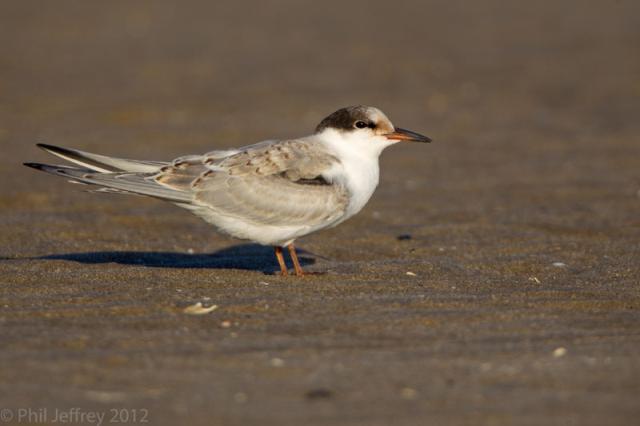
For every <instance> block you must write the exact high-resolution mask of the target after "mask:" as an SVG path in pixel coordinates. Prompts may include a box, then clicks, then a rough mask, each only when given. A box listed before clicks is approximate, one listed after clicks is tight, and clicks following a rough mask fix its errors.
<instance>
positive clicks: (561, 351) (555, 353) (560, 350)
mask: <svg viewBox="0 0 640 426" xmlns="http://www.w3.org/2000/svg"><path fill="white" fill-rule="evenodd" d="M566 354H567V348H563V347H562V346H561V347H559V348H555V349H554V350H553V357H554V358H561V357H563V356H565V355H566Z"/></svg>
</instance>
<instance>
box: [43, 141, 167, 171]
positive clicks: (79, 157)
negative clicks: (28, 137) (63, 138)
mask: <svg viewBox="0 0 640 426" xmlns="http://www.w3.org/2000/svg"><path fill="white" fill-rule="evenodd" d="M37 146H38V147H39V148H42V149H44V150H45V151H47V152H49V153H50V154H53V155H55V156H57V157H60V158H62V159H64V160H67V161H69V162H71V163H74V164H77V165H79V166H82V167H86V168H88V169H90V170H93V171H96V172H101V173H112V172H135V173H152V172H156V171H158V169H160V167H162V166H165V165H167V163H163V162H161V161H139V160H127V159H124V158H115V157H107V156H106V155H99V154H92V153H90V152H84V151H80V150H77V149H70V148H62V147H59V146H54V145H47V144H43V143H39V144H37Z"/></svg>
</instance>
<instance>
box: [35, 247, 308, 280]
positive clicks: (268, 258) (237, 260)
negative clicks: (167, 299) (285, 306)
mask: <svg viewBox="0 0 640 426" xmlns="http://www.w3.org/2000/svg"><path fill="white" fill-rule="evenodd" d="M297 251H298V254H301V256H299V260H300V264H301V265H302V266H305V265H312V264H314V263H315V262H316V260H315V259H314V258H313V257H309V256H308V255H309V254H310V253H309V252H306V251H304V250H300V249H298V250H297ZM37 259H47V260H70V261H74V262H80V263H87V264H97V263H118V264H121V265H137V266H149V267H154V268H206V269H244V270H249V271H260V272H263V273H265V274H272V273H274V272H276V271H279V270H280V269H279V267H278V264H277V262H276V258H275V256H274V254H273V249H272V248H271V247H265V246H261V245H258V244H241V245H236V246H232V247H229V248H225V249H222V250H218V251H216V252H213V253H208V254H202V253H197V254H189V253H179V252H154V251H151V252H147V251H96V252H86V253H63V254H52V255H47V256H41V257H38V258H37ZM287 260H289V259H287ZM287 264H289V265H290V262H287Z"/></svg>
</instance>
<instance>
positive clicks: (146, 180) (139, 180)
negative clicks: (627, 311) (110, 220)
mask: <svg viewBox="0 0 640 426" xmlns="http://www.w3.org/2000/svg"><path fill="white" fill-rule="evenodd" d="M24 165H25V166H28V167H32V168H34V169H37V170H42V171H43V172H47V173H51V174H54V175H58V176H63V177H66V178H68V179H69V180H70V181H72V182H75V183H84V184H87V185H98V186H101V187H104V188H109V190H110V191H111V192H114V191H119V192H125V193H133V194H141V195H147V196H149V197H154V198H160V199H163V200H167V201H172V202H174V203H191V201H192V197H191V195H190V194H188V193H186V192H183V191H177V190H175V189H171V188H167V187H164V186H162V185H160V184H158V183H157V182H156V181H155V180H153V179H150V177H151V176H152V175H151V174H138V173H129V172H124V173H122V172H120V173H118V172H109V173H103V172H100V171H97V170H94V169H89V168H79V167H69V166H54V165H50V164H41V163H24Z"/></svg>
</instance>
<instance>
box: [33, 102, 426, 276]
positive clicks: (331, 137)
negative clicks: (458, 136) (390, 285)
mask: <svg viewBox="0 0 640 426" xmlns="http://www.w3.org/2000/svg"><path fill="white" fill-rule="evenodd" d="M399 142H431V139H430V138H428V137H426V136H423V135H421V134H419V133H416V132H412V131H410V130H406V129H403V128H400V127H395V126H394V125H393V124H392V123H391V121H390V120H389V118H387V116H386V115H385V114H384V113H383V112H382V111H381V110H380V109H378V108H375V107H371V106H364V105H356V106H349V107H346V108H341V109H339V110H337V111H335V112H333V113H332V114H330V115H328V116H327V117H326V118H324V119H323V120H322V121H321V122H320V124H318V125H317V126H316V128H315V131H314V132H313V134H311V135H309V136H304V137H300V138H295V139H280V140H266V141H263V142H259V143H256V144H253V145H247V146H244V147H241V148H236V149H223V150H213V151H210V152H207V153H205V154H203V155H185V156H182V157H178V158H176V159H175V160H173V161H170V162H163V161H147V160H128V159H123V158H116V157H109V156H105V155H99V154H92V153H89V152H84V151H80V150H77V149H70V148H63V147H58V146H53V145H48V144H37V146H38V147H39V148H41V149H43V150H45V151H47V152H49V153H50V154H53V155H55V156H57V157H59V158H61V159H63V160H66V161H68V162H69V163H71V164H72V165H50V164H42V163H32V162H29V163H24V165H25V166H28V167H32V168H35V169H38V170H41V171H44V172H47V173H51V174H54V175H58V176H62V177H65V178H67V179H68V180H69V181H70V182H73V183H81V184H86V185H93V186H95V187H97V188H96V189H95V190H94V192H108V193H124V194H139V195H145V196H149V197H153V198H156V199H160V200H164V201H168V202H171V203H173V204H175V205H177V206H180V207H183V208H185V209H187V210H189V211H191V213H193V214H195V215H196V216H199V217H201V218H202V219H204V220H205V221H206V222H208V223H210V224H212V225H213V226H214V227H215V228H216V229H217V230H218V231H219V232H221V233H223V234H226V235H230V236H232V237H235V238H239V239H243V240H250V241H253V242H255V243H258V244H261V245H264V246H272V247H273V248H274V252H275V257H276V260H277V262H278V266H279V268H280V274H281V275H285V276H286V275H288V269H287V266H286V263H285V260H284V254H283V253H284V249H286V250H288V252H289V256H290V258H291V261H292V263H293V267H294V273H295V275H296V276H303V275H305V272H304V271H303V269H302V267H301V266H300V262H299V260H298V256H297V253H296V248H295V246H294V241H295V240H296V239H298V238H300V237H303V236H305V235H308V234H311V233H313V232H316V231H319V230H322V229H327V228H332V227H335V226H337V225H339V224H341V223H342V222H344V221H345V220H347V219H349V218H350V217H352V216H354V215H355V214H356V213H358V212H359V211H360V210H362V208H363V207H364V206H365V204H366V203H367V202H368V201H369V199H370V198H371V196H372V194H373V192H374V190H375V189H376V187H377V186H378V182H379V177H380V166H379V157H380V154H381V153H382V151H383V150H384V149H385V148H387V147H389V146H391V145H394V144H396V143H399Z"/></svg>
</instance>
